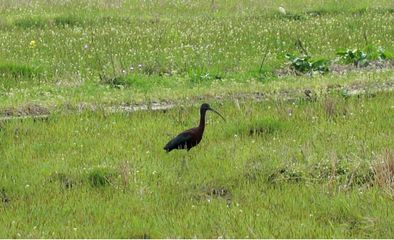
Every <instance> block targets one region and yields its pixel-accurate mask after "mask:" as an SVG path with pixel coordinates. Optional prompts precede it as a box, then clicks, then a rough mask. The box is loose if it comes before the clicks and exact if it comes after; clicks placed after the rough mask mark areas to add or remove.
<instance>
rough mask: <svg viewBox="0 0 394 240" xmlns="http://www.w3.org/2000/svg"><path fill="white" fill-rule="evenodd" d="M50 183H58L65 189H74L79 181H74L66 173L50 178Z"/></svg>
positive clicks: (53, 175) (55, 174)
mask: <svg viewBox="0 0 394 240" xmlns="http://www.w3.org/2000/svg"><path fill="white" fill-rule="evenodd" d="M49 182H51V183H52V182H57V183H59V184H60V186H61V187H62V188H64V189H71V188H73V187H74V186H75V185H76V184H77V181H76V180H75V179H73V178H72V177H71V176H69V175H67V174H65V173H58V172H56V173H53V174H52V175H51V176H50V177H49Z"/></svg>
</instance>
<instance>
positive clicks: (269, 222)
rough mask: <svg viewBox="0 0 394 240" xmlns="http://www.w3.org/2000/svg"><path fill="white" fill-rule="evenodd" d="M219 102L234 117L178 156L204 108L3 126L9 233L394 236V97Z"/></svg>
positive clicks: (4, 212) (1, 227)
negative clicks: (387, 187) (382, 179)
mask: <svg viewBox="0 0 394 240" xmlns="http://www.w3.org/2000/svg"><path fill="white" fill-rule="evenodd" d="M212 106H213V107H214V108H215V109H217V110H219V111H220V112H221V113H222V114H223V115H224V116H225V117H226V119H227V121H226V122H223V121H221V119H220V118H218V117H217V116H216V115H213V114H208V127H207V128H206V133H205V136H204V139H203V141H202V142H201V143H200V145H199V146H197V147H195V148H193V149H192V150H191V151H190V152H186V151H174V152H171V153H169V154H167V153H165V151H164V150H163V149H162V147H163V146H164V145H165V143H166V142H167V141H168V140H169V139H170V138H171V137H173V136H174V135H175V134H176V133H178V132H179V131H181V130H183V129H185V128H188V127H191V126H193V125H196V123H197V120H198V110H197V109H196V108H194V107H193V108H191V107H187V108H175V109H172V110H167V111H164V112H163V111H157V112H150V111H147V112H135V113H130V114H125V113H119V114H106V113H103V112H83V113H80V114H71V115H63V114H59V115H57V114H55V115H51V116H50V117H49V119H47V120H43V121H40V120H36V121H34V120H32V119H30V120H23V121H7V122H2V123H1V128H0V129H1V130H0V135H1V136H0V139H1V140H0V155H1V161H0V177H1V178H0V179H1V181H0V182H1V184H0V189H3V195H4V196H3V197H2V199H4V198H5V197H6V198H7V199H8V200H7V201H4V200H3V203H2V204H0V214H1V216H2V217H1V218H0V232H1V233H2V234H1V236H2V237H10V238H11V237H24V238H30V237H35V238H41V237H47V238H49V237H61V238H73V237H79V238H83V237H93V238H102V237H117V238H123V237H128V238H132V237H140V238H142V237H155V238H161V237H206V238H210V237H220V236H222V237H237V238H244V237H250V238H251V237H277V238H286V237H290V238H311V237H322V238H331V237H337V238H353V237H359V238H362V237H372V238H386V237H391V236H393V234H394V228H393V226H392V222H393V221H394V219H393V216H394V214H393V213H394V212H393V209H394V208H393V201H392V199H390V195H388V194H387V193H386V192H385V191H384V188H383V187H379V186H378V185H376V184H374V183H375V181H374V172H373V171H372V170H371V167H372V166H373V163H374V162H376V160H377V159H378V157H379V156H380V155H381V154H383V153H384V152H385V151H387V150H388V151H391V152H393V151H394V149H393V146H394V141H393V140H394V138H393V133H394V132H393V129H394V128H393V126H392V125H393V122H392V119H393V118H394V111H393V106H394V94H393V93H383V94H378V95H370V96H361V97H350V98H343V97H341V96H339V95H337V94H335V93H333V94H328V95H324V96H321V97H320V98H319V99H318V100H317V101H315V102H311V101H308V100H304V99H298V100H295V101H293V102H285V101H268V102H261V103H254V102H250V101H246V102H243V103H241V104H240V107H239V108H237V107H236V104H234V103H233V102H231V101H229V102H225V103H224V104H223V105H219V104H217V103H212ZM392 160H393V159H391V161H392ZM1 196H2V195H0V197H1Z"/></svg>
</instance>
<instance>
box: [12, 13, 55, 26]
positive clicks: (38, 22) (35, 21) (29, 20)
mask: <svg viewBox="0 0 394 240" xmlns="http://www.w3.org/2000/svg"><path fill="white" fill-rule="evenodd" d="M47 24H48V20H47V19H45V18H43V17H41V16H31V17H24V18H19V19H16V20H15V21H14V25H15V26H16V27H19V28H25V29H27V28H42V27H44V26H46V25H47Z"/></svg>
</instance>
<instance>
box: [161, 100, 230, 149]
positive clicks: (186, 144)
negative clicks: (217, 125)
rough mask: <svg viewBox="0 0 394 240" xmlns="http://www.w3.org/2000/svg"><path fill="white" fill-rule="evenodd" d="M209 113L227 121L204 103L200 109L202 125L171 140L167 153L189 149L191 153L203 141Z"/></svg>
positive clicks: (166, 147) (165, 147) (167, 145)
mask: <svg viewBox="0 0 394 240" xmlns="http://www.w3.org/2000/svg"><path fill="white" fill-rule="evenodd" d="M207 111H212V112H214V113H216V114H218V115H219V116H220V117H221V118H223V120H224V121H226V119H225V118H224V117H223V116H222V115H221V114H220V113H219V112H217V111H216V110H214V109H212V108H211V106H209V104H208V103H203V104H202V105H201V107H200V124H199V125H198V127H195V128H191V129H188V130H186V131H184V132H182V133H180V134H179V135H178V136H176V137H174V138H173V139H171V140H170V141H169V142H168V143H167V144H166V145H165V146H164V150H166V152H171V151H172V150H174V149H187V151H189V150H190V149H191V148H192V147H195V146H197V145H198V144H199V143H200V142H201V139H202V135H203V134H204V129H205V114H206V112H207Z"/></svg>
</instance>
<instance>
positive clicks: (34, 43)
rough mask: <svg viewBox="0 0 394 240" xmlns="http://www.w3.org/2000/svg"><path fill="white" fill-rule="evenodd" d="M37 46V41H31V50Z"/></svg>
mask: <svg viewBox="0 0 394 240" xmlns="http://www.w3.org/2000/svg"><path fill="white" fill-rule="evenodd" d="M36 46H37V43H36V41H34V40H31V41H30V48H35V47H36Z"/></svg>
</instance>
